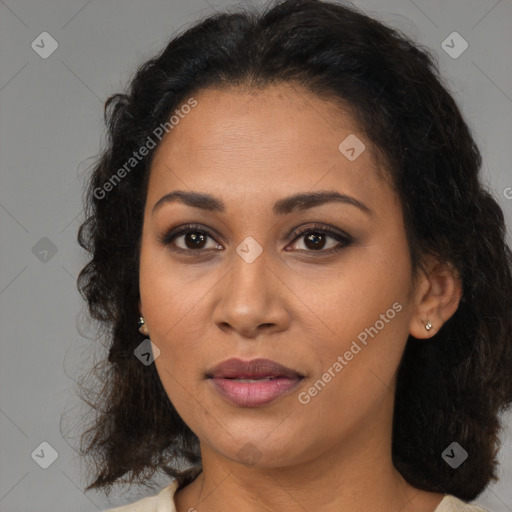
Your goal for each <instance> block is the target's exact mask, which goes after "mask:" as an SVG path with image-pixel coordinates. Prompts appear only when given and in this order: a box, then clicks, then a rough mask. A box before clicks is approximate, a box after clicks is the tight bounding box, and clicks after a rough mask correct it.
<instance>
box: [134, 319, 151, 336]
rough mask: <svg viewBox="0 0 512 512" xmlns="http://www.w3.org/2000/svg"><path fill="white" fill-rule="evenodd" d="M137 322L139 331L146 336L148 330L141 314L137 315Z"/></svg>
mask: <svg viewBox="0 0 512 512" xmlns="http://www.w3.org/2000/svg"><path fill="white" fill-rule="evenodd" d="M137 324H138V326H139V332H140V333H141V334H144V335H145V336H147V335H148V334H149V331H148V327H147V325H146V322H145V320H144V317H143V316H139V321H138V322H137Z"/></svg>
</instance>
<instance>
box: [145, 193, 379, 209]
mask: <svg viewBox="0 0 512 512" xmlns="http://www.w3.org/2000/svg"><path fill="white" fill-rule="evenodd" d="M173 202H179V203H182V204H184V205H187V206H191V207H193V208H201V209H202V210H207V211H210V212H219V213H223V212H225V211H226V206H225V204H224V203H223V201H222V200H221V199H218V198H216V197H214V196H212V195H210V194H205V193H201V192H189V191H185V190H175V191H173V192H169V193H168V194H165V195H164V196H162V197H161V198H160V199H159V200H158V201H157V202H156V203H155V205H154V206H153V210H152V214H154V213H155V212H156V211H157V210H158V209H159V208H160V207H161V206H162V205H164V204H165V203H173ZM332 202H336V203H341V204H346V205H351V206H355V207H356V208H359V209H360V210H362V211H363V212H364V213H366V214H368V215H372V213H373V212H372V210H370V208H368V206H366V205H365V204H364V203H363V202H361V201H359V200H358V199H356V198H355V197H352V196H348V195H346V194H340V193H339V192H337V191H335V190H325V191H319V192H306V193H299V194H294V195H293V196H289V197H285V198H283V199H280V200H278V201H276V202H275V203H274V206H273V208H272V211H273V213H274V215H286V214H288V213H291V212H293V211H297V210H300V211H302V210H307V209H309V208H314V207H315V206H320V205H322V204H325V203H332Z"/></svg>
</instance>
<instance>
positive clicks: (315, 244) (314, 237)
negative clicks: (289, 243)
mask: <svg viewBox="0 0 512 512" xmlns="http://www.w3.org/2000/svg"><path fill="white" fill-rule="evenodd" d="M323 238H324V235H322V234H314V233H311V234H310V235H308V236H307V237H306V247H308V248H309V249H318V248H322V247H323V244H318V242H319V241H321V240H322V239H323ZM324 241H325V240H324ZM310 242H312V244H311V246H310V245H309V244H310Z"/></svg>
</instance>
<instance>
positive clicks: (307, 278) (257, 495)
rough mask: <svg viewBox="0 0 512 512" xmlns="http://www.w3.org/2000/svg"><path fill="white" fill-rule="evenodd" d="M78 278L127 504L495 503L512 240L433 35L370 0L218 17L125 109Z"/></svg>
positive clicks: (104, 449) (150, 75)
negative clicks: (136, 487) (406, 26)
mask: <svg viewBox="0 0 512 512" xmlns="http://www.w3.org/2000/svg"><path fill="white" fill-rule="evenodd" d="M106 118H107V122H108V128H109V132H108V133H109V140H108V146H107V148H106V149H105V150H104V152H103V153H102V154H101V156H100V158H99V161H98V162H97V164H96V166H95V168H94V172H93V174H92V177H91V181H90V185H89V191H88V192H89V193H88V203H87V205H88V215H89V217H88V219H87V220H86V222H84V224H83V225H82V226H81V229H80V232H79V241H80V244H81V245H82V247H84V248H86V249H88V250H89V252H90V253H91V256H92V258H91V261H90V262H89V263H88V264H87V266H86V267H85V268H84V269H83V270H82V272H81V274H80V277H79V287H80V290H81V292H82V294H83V296H84V297H85V298H86V299H87V301H88V304H89V309H90V312H91V314H92V316H93V317H94V318H95V319H97V320H99V321H100V322H101V323H102V324H103V326H104V327H105V330H104V334H105V338H106V339H107V342H108V347H109V355H108V361H106V362H105V365H104V373H103V375H102V378H103V379H104V382H102V387H101V389H100V390H99V395H98V397H97V399H96V402H95V403H94V406H95V407H96V409H97V412H98V414H97V416H96V418H95V421H94V423H93V424H92V425H91V426H90V428H89V429H88V430H87V431H86V432H85V433H84V435H83V454H84V455H89V456H91V457H92V458H93V459H94V461H95V462H96V466H95V467H94V481H93V482H92V483H91V484H90V485H89V486H88V487H87V489H92V488H107V489H109V488H110V487H111V485H112V484H114V483H117V482H128V483H130V484H136V483H146V482H148V481H149V478H150V477H151V476H152V475H153V474H154V473H155V472H157V471H162V472H164V473H165V474H166V475H168V476H170V477H173V478H175V480H173V481H172V482H171V483H170V484H169V485H168V486H167V487H165V488H164V489H162V490H161V491H160V492H159V493H158V494H156V495H155V496H152V497H148V498H145V499H143V500H139V501H138V502H136V503H135V504H132V505H130V506H125V507H121V508H117V509H112V510H115V511H117V512H121V511H122V512H135V511H144V512H149V511H158V512H171V511H177V512H185V511H189V512H190V511H194V510H197V511H199V512H200V511H202V510H204V511H208V512H217V511H221V510H223V511H225V510H241V511H251V512H256V511H263V510H265V511H269V510H272V511H274V510H287V511H303V510H305V511H313V510H319V509H321V510H323V511H327V512H331V511H339V510H350V511H352V512H357V511H363V510H364V511H367V510H378V511H380V512H391V511H397V510H400V511H402V512H413V511H414V512H434V511H435V512H445V511H451V510H461V511H479V510H483V509H481V508H479V507H477V506H476V505H471V504H467V503H466V502H469V501H471V500H474V499H475V498H476V497H477V496H478V495H479V494H480V493H481V492H482V491H483V490H484V489H485V487H486V486H487V485H488V484H489V483H490V482H491V481H493V480H495V479H496V468H495V466H496V453H497V449H498V444H499V443H498V434H499V432H500V421H499V413H500V412H501V411H503V410H505V409H506V408H507V407H509V406H510V402H511V397H512V377H511V372H510V368H511V364H512V276H511V268H512V264H511V261H512V258H511V252H510V250H509V248H508V247H507V246H506V244H505V241H504V231H505V228H504V219H503V214H502V211H501V210H500V208H499V206H498V204H497V203H496V202H495V200H494V199H493V198H492V197H491V195H490V194H489V193H488V192H487V191H486V190H485V189H484V188H483V186H482V185H481V184H480V182H479V176H478V170H479V167H480V160H481V159H480V154H479V151H478V149H477V147H476V145H475V143H474V141H473V138H472V136H471V134H470V132H469V130H468V127H467V125H466V124H465V122H464V120H463V118H462V116H461V113H460V112H459V110H458V108H457V106H456V104H455V102H454V100H453V99H452V97H451V96H450V95H449V93H448V92H447V91H446V89H445V88H444V87H443V86H442V84H441V81H440V78H439V77H438V73H437V70H436V67H435V65H434V64H433V61H432V59H431V57H430V56H429V55H428V53H427V52H426V51H425V50H422V49H420V48H418V47H417V46H415V45H414V44H413V43H412V42H410V41H409V40H408V39H407V38H406V37H404V36H403V35H400V34H398V33H397V32H396V31H393V30H391V29H390V28H387V27H385V26H384V25H382V24H381V23H379V22H377V21H375V20H373V19H371V18H369V17H367V16H365V15H364V14H362V13H359V12H357V11H356V10H353V9H350V8H347V7H343V6H340V5H336V4H333V3H328V2H320V1H314V0H300V1H296V0H288V1H284V2H282V3H278V4H274V6H272V7H271V8H268V9H267V11H266V12H264V13H263V14H260V15H258V14H253V13H246V12H244V13H235V14H216V15H214V16H211V17H210V18H208V19H205V20H204V21H202V22H199V23H197V24H196V25H194V26H193V27H192V28H190V29H189V30H187V31H186V32H185V33H183V34H181V35H180V36H179V37H176V38H175V39H173V40H172V41H171V42H170V43H169V45H168V46H167V48H166V49H165V50H164V51H163V52H162V53H161V54H160V55H159V56H157V57H156V58H154V59H151V60H150V61H149V62H147V63H145V64H144V65H143V66H142V67H141V68H140V69H139V70H138V72H137V74H136V76H135V77H134V79H133V80H132V82H131V86H130V90H129V91H128V92H127V93H126V94H116V95H114V96H113V97H111V98H110V99H109V100H108V102H107V106H106Z"/></svg>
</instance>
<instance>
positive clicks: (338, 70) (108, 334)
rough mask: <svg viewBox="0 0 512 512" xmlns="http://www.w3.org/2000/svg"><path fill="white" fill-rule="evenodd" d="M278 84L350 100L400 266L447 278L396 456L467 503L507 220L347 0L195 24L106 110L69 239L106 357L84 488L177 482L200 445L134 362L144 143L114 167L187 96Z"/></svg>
mask: <svg viewBox="0 0 512 512" xmlns="http://www.w3.org/2000/svg"><path fill="white" fill-rule="evenodd" d="M278 83H290V84H295V85H298V86H301V87H303V88H305V90H307V91H309V92H311V93H312V94H314V95H316V96H318V97H319V98H322V99H325V100H329V101H332V102H340V104H343V105H345V106H346V105H348V106H349V107H350V109H351V111H352V114H353V115H354V116H355V118H356V120H357V121H358V122H359V124H360V125H361V127H362V129H363V131H364V132H365V133H366V135H367V136H368V137H369V139H370V140H371V141H372V143H373V144H374V146H375V147H376V148H377V149H378V151H379V152H380V153H381V154H382V156H383V158H385V162H386V164H387V165H386V168H385V173H386V175H387V176H388V178H389V180H390V182H391V183H392V185H393V186H394V188H395V190H396V191H397V193H398V195H399V197H400V200H401V205H402V209H403V214H404V219H405V224H406V234H407V239H408V243H409V247H410V255H411V262H412V264H413V268H414V269H418V268H422V266H421V265H422V263H421V262H422V257H423V256H425V255H427V254H431V255H435V256H436V257H437V258H439V259H440V260H441V261H444V262H449V263H451V264H452V265H453V267H454V268H455V269H456V271H457V272H458V274H459V276H460V278H461V281H462V286H463V293H462V298H461V301H460V304H459V307H458V309H457V311H456V312H455V314H454V315H453V316H452V317H451V318H450V319H449V320H448V321H447V322H446V323H445V325H444V326H443V327H442V329H441V330H440V331H439V332H438V333H437V334H435V336H433V337H432V338H431V339H430V340H429V342H428V343H418V342H415V341H414V339H413V338H412V337H410V339H409V340H408V341H407V345H406V348H405V351H404V354H403V358H402V361H401V364H400V367H399V373H398V380H397V388H396V400H395V410H394V428H393V441H392V455H393V463H394V465H395V467H396V468H397V469H398V471H399V472H400V473H401V474H402V475H403V477H404V478H405V479H406V480H407V481H408V482H409V483H410V484H411V485H413V486H415V487H417V488H420V489H425V490H428V491H434V492H441V493H447V494H453V495H455V496H457V497H459V498H460V499H463V500H467V501H469V500H473V499H474V498H475V497H477V496H478V494H480V493H481V492H482V491H483V490H484V488H485V487H486V486H487V485H488V484H489V483H490V482H491V481H493V480H496V479H497V478H496V466H497V462H496V456H497V452H498V448H499V434H500V431H501V429H502V425H501V423H500V413H501V412H503V411H505V410H506V409H507V408H508V407H510V404H511V401H512V275H511V274H512V254H511V251H510V249H509V247H508V246H507V245H506V242H505V224H504V217H503V213H502V210H501V209H500V207H499V206H498V204H497V202H496V201H495V199H493V197H492V195H491V193H490V192H489V191H487V190H486V189H485V188H484V186H483V185H482V184H481V183H480V181H479V168H480V165H481V156H480V153H479V150H478V148H477V146H476V144H475V142H474V140H473V138H472V135H471V133H470V130H469V128H468V126H467V125H466V123H465V121H464V120H463V118H462V115H461V113H460V111H459V109H458V107H457V105H456V103H455V101H454V99H453V98H452V96H451V95H450V93H449V92H448V90H447V87H446V86H445V85H443V82H442V79H441V78H440V76H439V71H438V67H437V63H436V61H435V59H434V57H433V56H432V55H431V54H430V53H429V52H428V50H426V49H424V48H422V47H420V46H419V45H417V44H416V43H413V42H411V41H410V40H409V39H408V38H407V37H406V36H405V35H403V34H401V33H399V32H398V31H396V30H392V29H391V28H388V27H386V26H385V25H383V24H381V23H380V22H378V21H376V20H374V19H372V18H370V17H368V16H366V15H365V14H363V13H361V12H359V11H357V10H356V9H355V8H353V7H346V6H342V5H337V4H334V3H330V2H324V1H317V0H286V1H283V2H279V3H274V4H273V5H271V6H268V7H267V8H266V9H265V10H264V11H263V12H261V13H259V12H256V11H254V10H250V9H241V10H238V11H236V12H225V13H216V14H214V15H212V16H210V17H207V18H205V19H203V20H201V21H198V22H196V23H195V24H194V25H193V26H191V27H190V28H188V29H187V30H184V31H183V32H182V33H181V34H179V35H178V36H176V37H174V38H173V39H172V40H171V41H170V42H169V44H168V45H167V47H166V48H165V49H164V50H163V51H162V52H161V53H160V54H159V55H158V56H156V57H155V58H152V59H151V60H149V61H147V62H145V63H144V64H143V65H141V66H140V67H139V68H138V70H137V72H136V73H135V75H134V77H133V79H132V80H131V83H130V85H129V89H127V91H126V93H123V94H114V95H113V96H111V97H109V98H108V100H107V101H106V103H105V110H104V115H105V122H106V125H107V128H108V142H107V144H106V147H105V148H104V149H103V150H102V152H101V154H100V155H99V156H98V159H97V160H96V162H95V164H94V168H93V170H92V171H93V172H92V175H91V177H90V180H89V182H88V188H87V191H86V197H85V198H84V202H85V204H86V219H85V221H84V222H83V224H82V225H81V226H80V230H79V233H78V241H79V243H80V245H81V246H82V247H83V248H84V249H86V250H87V251H88V252H89V253H90V255H91V259H90V260H89V262H88V263H87V265H86V266H85V267H84V268H83V269H82V271H81V272H80V275H79V277H78V288H79V290H80V293H81V294H82V296H83V297H84V298H85V299H86V300H87V303H88V308H89V313H90V315H91V316H92V317H93V318H94V319H95V320H96V321H97V322H98V323H99V325H100V326H101V327H102V328H101V332H100V337H103V339H104V340H105V341H106V343H107V346H106V350H108V360H104V361H100V363H99V364H98V365H96V366H95V368H94V371H95V372H96V371H98V372H100V375H99V386H97V388H96V389H94V390H93V394H94V398H93V399H91V400H86V401H87V403H88V404H89V405H91V406H92V407H93V408H94V410H95V415H94V421H93V422H92V424H91V425H89V428H88V429H87V430H86V431H84V432H83V433H82V436H81V445H80V454H81V455H82V456H84V457H85V458H86V459H87V458H92V460H93V461H94V465H93V467H94V469H93V472H94V481H92V483H91V484H90V485H89V486H88V487H87V490H89V489H93V488H106V489H107V490H106V492H107V493H109V492H110V488H111V486H112V485H113V484H114V483H116V482H119V483H121V482H123V483H130V484H133V483H136V484H143V485H148V484H147V482H148V481H149V479H150V477H151V476H152V475H154V474H155V473H156V472H158V471H163V472H164V473H165V474H166V475H168V476H171V477H176V478H178V479H179V482H180V488H182V487H184V486H185V485H186V484H187V483H189V482H190V481H192V480H193V479H194V478H195V477H196V476H197V475H198V474H199V473H200V472H201V457H200V453H199V449H198V439H197V437H196V436H195V434H194V433H193V432H192V431H191V430H190V429H189V428H188V426H187V425H186V424H185V423H184V422H183V420H182V419H181V417H180V416H179V415H178V414H177V412H176V410H175V409H174V407H173V405H172V403H171V402H170V400H169V398H168V397H167V395H166V393H165V390H164V388H163V386H162V384H161V381H160V379H159V376H158V373H157V370H156V368H155V365H150V366H144V365H142V364H141V363H140V361H138V360H137V358H136V357H134V349H135V348H136V347H137V346H138V345H139V344H140V343H141V341H142V340H143V338H144V336H143V335H141V334H140V333H139V331H138V328H137V324H136V319H137V318H138V315H139V310H138V300H139V283H138V278H139V251H140V238H141V230H142V222H143V209H144V205H145V199H146V190H147V179H148V175H149V171H150V167H151V161H152V156H153V155H154V154H155V148H152V149H150V150H149V152H148V155H147V156H146V157H145V158H143V159H140V161H138V162H137V165H135V166H134V168H133V169H131V170H130V172H125V173H122V179H119V177H120V174H119V170H120V169H121V168H123V165H125V164H126V162H127V161H128V160H129V159H130V158H131V157H132V156H133V154H134V151H137V150H138V149H139V148H141V147H142V146H144V145H145V144H146V142H147V141H148V137H149V136H151V134H152V133H154V130H155V127H157V126H162V125H164V124H165V123H166V122H168V119H169V116H170V115H171V114H172V113H173V112H174V111H175V109H177V108H178V107H179V106H180V105H181V104H183V102H184V101H185V100H186V99H188V98H190V97H191V95H192V94H194V93H199V92H200V91H201V90H204V89H207V88H212V87H228V86H229V87H231V86H238V87H249V88H260V89H262V88H265V87H267V86H271V85H272V84H278ZM156 147H158V144H157V145H156ZM125 169H126V167H125ZM116 173H117V176H115V175H116ZM113 180H116V181H115V183H114V181H113ZM108 183H110V186H109V185H108ZM453 441H457V442H458V443H459V444H460V445H461V446H462V447H465V448H466V450H467V451H468V452H469V454H470V456H469V458H468V460H467V461H466V462H465V463H464V464H463V465H461V466H460V467H459V468H458V469H457V471H454V470H453V469H452V468H451V467H449V466H448V465H447V464H446V462H445V461H444V460H443V459H442V457H441V453H442V452H443V450H444V449H445V448H446V447H447V446H448V445H449V444H450V443H452V442H453ZM184 466H187V469H183V468H184Z"/></svg>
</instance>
